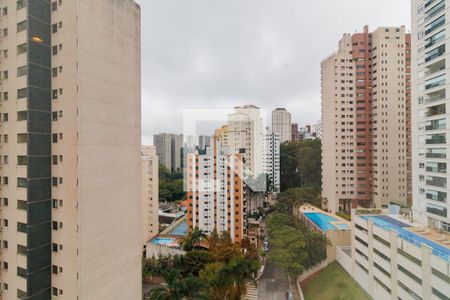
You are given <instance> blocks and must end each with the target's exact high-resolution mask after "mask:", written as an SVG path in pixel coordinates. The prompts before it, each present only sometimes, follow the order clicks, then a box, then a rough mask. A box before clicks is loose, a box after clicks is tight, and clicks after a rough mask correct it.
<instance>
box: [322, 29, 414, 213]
mask: <svg viewBox="0 0 450 300" xmlns="http://www.w3.org/2000/svg"><path fill="white" fill-rule="evenodd" d="M409 66H410V35H409V34H407V33H405V28H404V27H380V28H378V29H377V30H376V31H375V32H373V33H369V30H368V27H365V28H364V31H363V32H361V33H355V34H353V35H350V34H345V35H344V36H343V37H342V39H341V40H340V41H339V47H338V51H337V52H336V53H333V54H332V55H330V56H329V57H327V58H326V59H324V60H323V61H322V65H321V68H322V71H321V76H322V79H321V80H322V175H323V176H322V178H323V183H322V197H324V198H325V199H326V203H327V208H328V209H329V210H331V211H333V212H337V211H340V210H344V211H350V209H351V208H352V207H353V208H354V207H381V206H385V205H387V204H389V203H391V202H395V203H399V204H402V205H408V204H410V201H411V191H410V190H411V184H410V181H411V175H410V165H411V163H410V161H411V159H410V147H411V144H410V138H411V137H410V130H409V128H410V77H409V76H410V68H409ZM331 174H333V176H332V175H331Z"/></svg>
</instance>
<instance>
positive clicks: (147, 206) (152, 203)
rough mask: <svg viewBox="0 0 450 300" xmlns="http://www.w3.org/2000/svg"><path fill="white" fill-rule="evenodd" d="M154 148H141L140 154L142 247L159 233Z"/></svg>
mask: <svg viewBox="0 0 450 300" xmlns="http://www.w3.org/2000/svg"><path fill="white" fill-rule="evenodd" d="M158 166H159V164H158V156H157V155H156V148H155V147H154V146H142V154H141V172H142V174H141V179H142V184H141V189H142V192H141V200H142V210H141V218H142V241H143V245H145V243H146V242H147V241H149V240H150V239H151V238H153V237H154V236H155V235H157V234H158V232H159V220H158V211H159V168H158Z"/></svg>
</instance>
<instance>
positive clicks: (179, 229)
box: [169, 220, 188, 236]
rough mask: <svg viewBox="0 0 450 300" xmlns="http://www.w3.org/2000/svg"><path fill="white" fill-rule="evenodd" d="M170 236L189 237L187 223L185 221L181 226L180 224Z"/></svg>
mask: <svg viewBox="0 0 450 300" xmlns="http://www.w3.org/2000/svg"><path fill="white" fill-rule="evenodd" d="M169 234H170V235H182V236H187V234H188V226H187V221H186V220H184V221H183V222H181V223H180V224H178V225H177V226H176V227H175V228H174V229H173V230H172V231H171V232H170V233H169Z"/></svg>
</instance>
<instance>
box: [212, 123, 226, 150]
mask: <svg viewBox="0 0 450 300" xmlns="http://www.w3.org/2000/svg"><path fill="white" fill-rule="evenodd" d="M214 137H215V138H216V139H218V140H219V143H220V144H221V145H222V147H228V125H223V126H222V127H220V128H218V129H216V130H215V132H214Z"/></svg>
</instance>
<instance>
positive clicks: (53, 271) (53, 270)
mask: <svg viewBox="0 0 450 300" xmlns="http://www.w3.org/2000/svg"><path fill="white" fill-rule="evenodd" d="M52 273H53V274H58V266H55V265H52Z"/></svg>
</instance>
